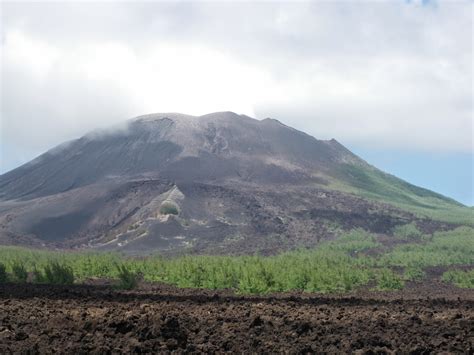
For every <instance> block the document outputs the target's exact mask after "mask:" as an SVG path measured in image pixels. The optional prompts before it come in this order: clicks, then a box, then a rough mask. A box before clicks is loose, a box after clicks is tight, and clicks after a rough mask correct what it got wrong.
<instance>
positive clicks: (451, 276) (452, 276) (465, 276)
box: [442, 269, 474, 288]
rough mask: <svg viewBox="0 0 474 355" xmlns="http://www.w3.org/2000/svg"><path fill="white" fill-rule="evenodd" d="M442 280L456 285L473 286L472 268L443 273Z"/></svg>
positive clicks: (473, 275)
mask: <svg viewBox="0 0 474 355" xmlns="http://www.w3.org/2000/svg"><path fill="white" fill-rule="evenodd" d="M442 280H443V281H445V282H451V283H453V284H455V285H456V286H458V287H462V288H474V269H473V270H469V271H462V270H452V271H447V272H445V273H444V274H443V277H442Z"/></svg>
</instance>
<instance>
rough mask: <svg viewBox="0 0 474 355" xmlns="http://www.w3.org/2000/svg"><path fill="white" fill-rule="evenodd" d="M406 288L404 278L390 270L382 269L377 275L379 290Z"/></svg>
mask: <svg viewBox="0 0 474 355" xmlns="http://www.w3.org/2000/svg"><path fill="white" fill-rule="evenodd" d="M403 286H404V282H403V280H402V278H401V277H400V276H399V275H397V274H396V273H394V272H393V271H392V270H390V269H382V270H381V271H380V272H379V274H378V275H377V289H379V290H400V289H402V288H403Z"/></svg>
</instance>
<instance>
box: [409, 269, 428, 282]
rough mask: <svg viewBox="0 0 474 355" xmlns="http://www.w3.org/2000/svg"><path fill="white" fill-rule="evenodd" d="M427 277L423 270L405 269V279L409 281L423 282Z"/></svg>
mask: <svg viewBox="0 0 474 355" xmlns="http://www.w3.org/2000/svg"><path fill="white" fill-rule="evenodd" d="M424 277H425V272H424V271H423V269H422V268H420V267H416V266H410V267H407V268H406V269H405V273H404V278H405V280H409V281H421V280H423V279H424Z"/></svg>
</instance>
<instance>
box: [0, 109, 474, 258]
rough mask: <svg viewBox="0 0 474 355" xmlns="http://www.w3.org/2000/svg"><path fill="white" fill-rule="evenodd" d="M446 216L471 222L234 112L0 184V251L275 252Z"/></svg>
mask: <svg viewBox="0 0 474 355" xmlns="http://www.w3.org/2000/svg"><path fill="white" fill-rule="evenodd" d="M447 211H454V213H455V215H456V216H457V217H458V220H456V219H452V218H451V221H455V222H460V223H461V222H464V220H469V219H470V217H472V210H470V209H468V208H465V207H464V206H462V205H460V204H459V203H457V202H456V201H454V200H451V199H448V198H446V197H444V196H441V195H439V194H436V193H434V192H431V191H429V190H425V189H421V188H418V187H415V186H413V185H410V184H408V183H406V182H404V181H403V180H400V179H398V178H396V177H393V176H391V175H388V174H385V173H383V172H381V171H379V170H377V169H376V168H374V167H372V166H370V165H368V164H367V163H366V162H364V161H363V160H362V159H360V158H359V157H357V156H356V155H354V154H352V153H351V152H350V151H349V150H347V149H346V148H345V147H344V146H342V145H341V144H340V143H338V142H337V141H335V140H330V141H323V140H317V139H315V138H313V137H311V136H309V135H307V134H305V133H303V132H300V131H297V130H295V129H292V128H290V127H288V126H285V125H283V124H282V123H280V122H279V121H277V120H273V119H265V120H262V121H258V120H255V119H252V118H250V117H247V116H241V115H237V114H235V113H232V112H219V113H213V114H209V115H204V116H200V117H194V116H187V115H182V114H152V115H146V116H140V117H138V118H136V119H133V120H130V121H128V122H127V125H126V127H125V128H120V129H114V130H112V129H111V130H108V131H102V132H92V133H90V134H88V135H86V136H84V137H82V138H80V139H77V140H74V141H71V142H68V143H65V144H63V145H61V146H59V147H56V148H54V149H52V150H50V151H48V152H46V153H44V154H43V155H41V156H40V157H38V158H36V159H35V160H33V161H31V162H30V163H28V164H25V165H23V166H21V167H19V168H17V169H15V170H12V171H10V172H8V173H6V174H4V175H2V176H0V242H2V243H8V244H24V243H27V244H34V245H45V246H57V247H85V246H87V247H93V248H101V249H122V250H125V251H129V252H147V251H153V250H159V251H170V250H172V251H179V250H183V249H187V250H191V251H196V252H217V253H227V252H229V251H232V252H243V253H245V252H254V251H255V250H257V249H259V250H264V251H265V252H276V251H278V250H281V249H289V248H293V247H296V246H299V245H307V246H311V245H314V244H316V243H317V242H318V241H319V240H320V239H325V238H331V237H332V236H333V235H334V234H335V233H336V232H337V230H339V229H350V228H354V227H362V228H365V229H368V230H372V231H374V232H377V233H388V234H390V233H391V229H393V227H394V226H395V225H399V224H405V223H409V222H412V221H415V222H416V223H417V224H418V225H419V227H420V228H421V229H424V230H426V231H432V230H435V229H437V228H441V229H443V228H450V225H449V223H442V222H436V221H433V220H432V219H433V218H435V219H436V218H437V219H441V220H442V219H443V218H442V217H443V216H446V215H447ZM466 211H467V212H466ZM414 213H415V214H414ZM426 216H430V218H426ZM440 217H441V218H440ZM445 220H446V219H445ZM448 220H450V219H449V218H448Z"/></svg>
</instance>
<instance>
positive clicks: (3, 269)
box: [0, 263, 8, 283]
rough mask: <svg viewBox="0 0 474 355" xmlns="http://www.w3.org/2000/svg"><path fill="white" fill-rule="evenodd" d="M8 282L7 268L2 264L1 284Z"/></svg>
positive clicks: (0, 271)
mask: <svg viewBox="0 0 474 355" xmlns="http://www.w3.org/2000/svg"><path fill="white" fill-rule="evenodd" d="M7 280H8V275H7V268H6V267H5V265H4V264H2V263H0V283H5V282H7Z"/></svg>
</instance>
